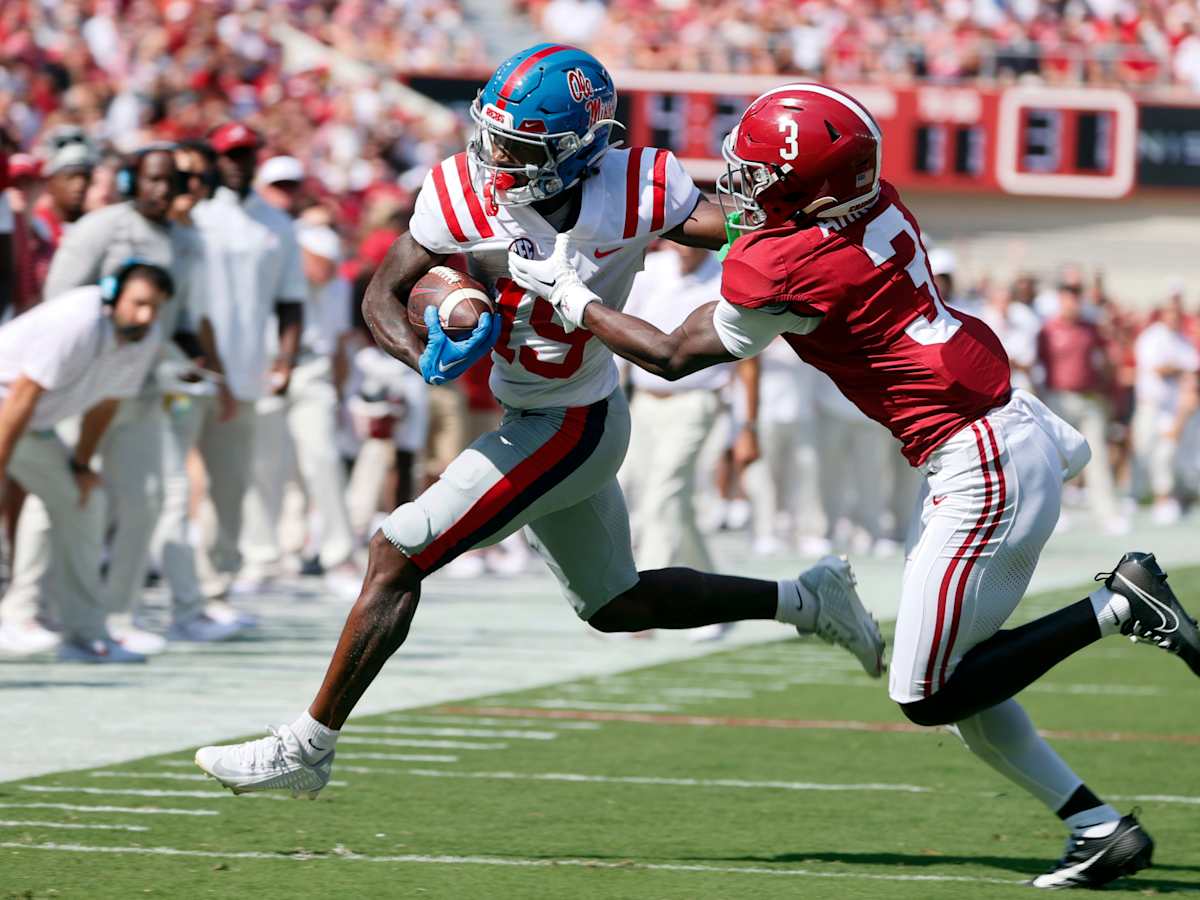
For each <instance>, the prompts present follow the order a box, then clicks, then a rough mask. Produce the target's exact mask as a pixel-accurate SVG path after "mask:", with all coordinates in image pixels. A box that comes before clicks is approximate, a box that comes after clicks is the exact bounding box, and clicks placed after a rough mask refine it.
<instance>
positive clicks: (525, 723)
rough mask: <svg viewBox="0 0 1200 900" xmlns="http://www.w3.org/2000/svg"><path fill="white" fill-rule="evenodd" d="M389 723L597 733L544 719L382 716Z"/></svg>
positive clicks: (593, 727) (593, 725)
mask: <svg viewBox="0 0 1200 900" xmlns="http://www.w3.org/2000/svg"><path fill="white" fill-rule="evenodd" d="M384 718H386V719H387V720H388V721H389V722H432V723H439V722H440V723H445V724H446V725H500V726H502V727H505V728H524V727H532V728H547V727H549V728H556V729H559V730H561V731H597V730H599V729H600V727H601V725H600V723H599V722H547V721H546V720H545V719H491V718H488V717H486V716H437V715H434V716H413V715H408V714H407V713H393V714H390V715H387V716H384Z"/></svg>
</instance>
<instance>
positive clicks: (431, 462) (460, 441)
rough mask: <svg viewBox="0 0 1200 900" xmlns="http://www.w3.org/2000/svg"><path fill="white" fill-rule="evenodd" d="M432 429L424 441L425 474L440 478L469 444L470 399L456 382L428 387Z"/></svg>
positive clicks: (430, 425) (430, 428)
mask: <svg viewBox="0 0 1200 900" xmlns="http://www.w3.org/2000/svg"><path fill="white" fill-rule="evenodd" d="M428 398H429V431H428V434H427V437H426V444H425V477H426V478H427V479H431V478H437V476H438V475H439V474H440V473H441V472H443V471H445V469H446V466H448V465H450V463H451V461H452V460H453V459H454V458H455V457H456V456H458V454H459V453H461V452H462V451H463V448H464V447H466V446H467V444H468V443H469V441H467V437H466V436H467V431H466V417H467V402H466V398H465V397H463V395H462V393H461V392H460V391H459V390H458V388H456V387H454V386H453V385H448V384H443V385H435V386H433V387H431V388H429V392H428Z"/></svg>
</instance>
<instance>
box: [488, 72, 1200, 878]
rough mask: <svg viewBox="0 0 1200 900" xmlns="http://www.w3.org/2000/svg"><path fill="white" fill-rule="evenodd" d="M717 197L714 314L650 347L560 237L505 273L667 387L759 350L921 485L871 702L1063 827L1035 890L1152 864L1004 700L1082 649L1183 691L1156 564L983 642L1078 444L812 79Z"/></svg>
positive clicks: (744, 155)
mask: <svg viewBox="0 0 1200 900" xmlns="http://www.w3.org/2000/svg"><path fill="white" fill-rule="evenodd" d="M724 155H725V159H726V162H727V170H726V174H725V176H724V177H722V178H721V179H720V180H719V181H718V185H717V187H718V191H719V192H720V193H721V194H722V195H723V197H725V196H728V197H729V198H731V200H732V202H733V204H734V206H735V209H736V211H737V213H738V214H739V215H738V216H735V217H732V218H731V221H737V226H736V227H738V228H740V229H742V230H744V231H746V232H748V233H747V235H746V236H745V237H743V238H741V239H739V240H738V241H737V242H736V243H734V244H733V245H732V247H731V248H730V249H729V251H728V255H727V257H726V259H725V269H724V275H723V279H722V291H721V293H722V299H721V300H719V301H718V302H715V303H711V304H708V305H707V306H704V307H701V308H700V309H698V310H697V311H696V312H695V313H693V314H692V315H691V316H690V317H689V318H688V319H687V320H686V321H685V322H684V324H683V325H681V326H680V327H679V328H678V329H676V330H675V331H674V332H672V333H670V334H664V333H662V332H660V331H659V330H658V329H656V328H654V327H653V326H652V325H649V324H648V323H646V322H643V321H641V320H640V319H636V318H633V317H631V316H628V315H625V314H623V313H621V312H619V311H618V310H616V309H613V308H611V307H606V306H605V305H603V304H602V303H594V302H592V301H593V300H595V299H596V297H595V295H594V294H592V293H591V292H590V291H589V290H588V289H587V288H586V287H585V286H583V285H581V284H580V283H579V281H578V279H577V278H576V277H575V271H574V266H575V265H576V263H577V257H576V256H575V252H574V249H573V247H572V246H571V244H570V241H569V239H568V238H566V237H565V236H564V237H563V238H560V239H559V241H558V243H557V245H556V248H555V252H554V254H553V255H552V256H551V257H550V258H549V259H548V260H521V259H519V258H513V259H510V261H509V262H510V270H511V271H512V273H513V276H514V277H515V278H516V279H517V281H518V282H519V283H521V284H522V286H524V287H526V288H527V289H529V290H531V291H535V292H537V293H539V294H540V295H542V296H544V297H546V298H547V299H548V300H549V301H550V302H551V304H552V305H553V306H554V307H555V308H556V310H557V312H558V315H559V317H560V318H561V319H562V320H563V321H564V323H565V325H566V327H568V328H570V327H584V328H586V329H588V330H589V331H590V332H591V333H592V334H593V335H594V336H595V337H597V338H599V339H600V340H601V341H603V342H604V343H605V344H607V345H608V346H609V347H611V348H612V349H613V350H614V351H615V352H616V353H618V354H619V355H621V356H623V357H625V358H626V359H628V360H629V361H631V362H633V363H634V364H636V365H639V366H641V367H642V368H644V369H647V370H648V371H651V372H654V373H655V374H658V375H661V376H664V377H666V378H679V377H682V376H683V375H685V374H687V373H689V372H694V371H696V370H697V369H701V368H704V367H706V366H710V365H714V364H717V363H721V362H726V361H729V360H733V359H739V358H744V357H748V356H752V355H754V354H756V353H758V352H759V351H761V350H762V349H764V348H765V347H766V346H767V344H768V343H770V342H771V341H772V340H774V339H775V338H776V337H778V336H782V337H783V338H784V339H785V340H786V341H787V342H788V343H789V344H790V345H791V346H792V348H793V349H794V350H795V351H796V353H797V354H798V355H799V356H800V357H801V358H802V359H804V360H805V361H807V362H808V363H810V364H811V365H813V366H815V367H817V368H818V369H820V370H821V371H823V372H825V373H826V374H827V375H829V376H830V377H831V378H832V379H833V381H834V382H835V383H836V384H837V386H838V387H839V389H840V390H841V391H842V392H843V393H844V394H845V395H846V396H847V397H848V398H849V399H850V400H851V401H853V402H854V403H855V405H856V406H858V408H859V409H861V410H862V411H863V412H864V413H865V414H866V415H868V416H869V417H871V418H872V419H874V420H876V421H877V422H879V423H881V424H882V425H884V426H885V427H887V428H888V429H889V430H890V431H891V432H892V434H893V435H895V437H896V439H897V440H899V441H900V443H901V447H902V451H903V453H904V455H905V456H906V457H907V459H908V460H909V462H910V463H911V464H912V465H913V466H916V467H918V468H919V469H920V470H921V472H922V473H923V474H924V476H925V481H926V490H925V491H924V495H923V497H922V500H921V503H922V506H921V510H920V513H921V518H920V522H921V525H920V528H919V530H918V533H917V534H915V535H913V536H912V537H911V538H910V549H909V553H908V559H907V563H906V566H905V574H904V581H903V587H902V593H901V600H900V609H899V614H898V620H897V624H896V638H895V650H894V655H893V659H892V664H891V680H890V694H891V696H892V698H893V699H894V700H896V702H897V703H899V704H900V708H901V709H902V710H903V711H904V713H905V715H906V716H908V718H909V719H911V720H912V721H913V722H916V723H918V724H920V725H927V726H933V725H948V726H952V727H953V728H954V730H955V731H956V732H957V733H958V735H959V736H960V737H961V738H962V740H963V741H964V742H965V743H966V745H967V746H968V747H969V748H970V749H971V750H972V751H973V752H974V753H976V754H977V755H978V756H980V757H981V758H982V759H983V760H984V761H985V762H987V763H988V764H989V765H991V766H993V767H994V768H995V769H997V770H998V771H999V772H1001V773H1002V774H1004V775H1005V776H1007V777H1008V778H1010V779H1012V780H1013V781H1014V782H1016V783H1017V784H1019V785H1020V786H1021V787H1023V788H1025V789H1026V790H1028V791H1029V792H1030V793H1032V794H1033V795H1034V796H1035V797H1037V798H1038V799H1039V800H1041V801H1042V802H1043V803H1045V804H1046V805H1047V806H1049V807H1050V809H1051V810H1053V811H1054V812H1055V813H1057V815H1058V816H1059V817H1060V818H1061V819H1062V820H1063V821H1064V822H1065V823H1066V824H1067V826H1068V827H1069V828H1070V830H1071V834H1070V837H1069V838H1068V841H1067V850H1066V853H1065V854H1064V856H1063V858H1062V859H1061V860H1060V861H1059V862H1058V863H1056V864H1055V865H1054V867H1053V868H1052V869H1051V870H1050V871H1049V872H1047V873H1045V874H1043V875H1041V876H1038V877H1037V878H1035V879H1034V881H1033V883H1034V884H1035V885H1036V886H1038V887H1048V888H1053V887H1096V886H1099V885H1102V884H1104V883H1107V882H1108V881H1111V880H1113V879H1115V878H1117V877H1119V876H1121V875H1125V874H1130V873H1132V872H1135V871H1137V870H1139V869H1141V868H1144V867H1145V866H1147V865H1149V864H1150V858H1151V853H1152V850H1153V846H1154V845H1153V842H1152V841H1151V839H1150V837H1149V836H1148V835H1147V834H1146V833H1145V832H1144V831H1143V830H1142V829H1141V827H1140V826H1139V824H1138V822H1137V820H1136V819H1135V818H1134V817H1133V816H1132V815H1130V816H1124V817H1123V816H1121V815H1120V813H1118V812H1117V811H1116V810H1115V809H1113V807H1111V806H1109V805H1108V804H1106V803H1104V802H1102V801H1101V800H1100V799H1099V798H1098V797H1097V796H1096V795H1095V794H1094V793H1092V791H1091V790H1089V789H1088V787H1087V786H1086V785H1085V784H1084V783H1083V781H1082V779H1080V778H1079V777H1078V776H1077V775H1076V774H1075V773H1074V772H1072V771H1071V769H1069V768H1068V767H1067V765H1066V763H1065V762H1063V760H1062V759H1061V758H1059V756H1058V754H1057V753H1055V752H1054V750H1053V749H1051V747H1050V746H1049V745H1048V744H1047V743H1046V742H1045V741H1044V740H1043V739H1042V738H1041V737H1040V736H1039V735H1038V733H1037V731H1036V730H1035V729H1034V727H1033V724H1032V723H1031V722H1030V720H1029V717H1028V716H1027V715H1026V713H1025V711H1024V710H1023V709H1022V708H1021V706H1020V705H1019V704H1018V703H1017V702H1016V701H1015V700H1013V699H1012V698H1013V696H1014V695H1015V694H1016V693H1018V692H1019V691H1021V690H1022V689H1024V688H1025V687H1027V686H1028V685H1029V684H1031V683H1032V682H1034V681H1035V680H1037V679H1038V678H1039V677H1041V675H1043V674H1044V673H1045V672H1046V671H1047V670H1049V669H1050V668H1051V667H1053V666H1054V665H1055V664H1057V663H1058V662H1060V661H1062V660H1063V659H1065V658H1066V657H1067V656H1069V655H1071V654H1072V653H1074V652H1076V651H1078V650H1080V649H1082V648H1083V647H1085V646H1087V645H1089V644H1091V643H1093V642H1094V641H1096V640H1099V639H1100V638H1101V637H1102V636H1105V635H1110V634H1117V633H1124V634H1129V635H1134V636H1138V637H1145V638H1148V639H1151V640H1153V641H1154V642H1155V643H1157V644H1159V645H1160V646H1162V647H1164V648H1165V649H1167V650H1169V651H1171V652H1173V653H1176V654H1178V655H1179V656H1181V657H1182V658H1183V659H1184V660H1185V661H1186V662H1187V664H1188V665H1189V666H1190V667H1191V669H1192V670H1193V671H1194V672H1196V673H1197V674H1198V675H1200V637H1198V635H1197V629H1196V623H1195V621H1194V620H1193V619H1191V618H1190V617H1189V616H1188V615H1187V613H1186V612H1185V611H1184V609H1183V607H1182V606H1181V605H1180V604H1179V602H1178V601H1177V600H1176V598H1175V597H1174V595H1173V594H1172V592H1171V590H1170V589H1169V588H1168V587H1167V584H1166V575H1165V574H1164V573H1163V572H1162V570H1161V569H1160V568H1159V567H1158V565H1157V563H1156V562H1155V560H1154V557H1153V556H1152V555H1149V554H1144V553H1127V554H1126V555H1125V556H1124V557H1123V558H1122V559H1121V561H1120V562H1119V563H1118V564H1117V566H1116V568H1115V569H1114V571H1113V572H1112V573H1111V574H1110V575H1109V576H1108V578H1107V580H1106V581H1105V583H1104V585H1103V586H1102V587H1100V588H1098V589H1097V590H1096V591H1095V592H1093V593H1092V594H1091V595H1090V596H1088V597H1085V598H1084V599H1082V600H1080V601H1078V602H1077V603H1074V604H1072V605H1070V606H1068V607H1066V608H1064V609H1061V610H1059V611H1057V612H1055V613H1052V614H1050V615H1048V616H1045V617H1043V618H1041V619H1038V620H1036V621H1033V622H1030V623H1028V624H1026V625H1023V626H1021V627H1019V628H1014V629H1010V630H1000V626H1001V625H1003V624H1004V622H1005V621H1006V620H1007V619H1008V618H1009V616H1010V615H1011V613H1012V612H1013V610H1014V609H1015V607H1016V605H1017V603H1018V602H1019V601H1020V599H1021V596H1022V595H1023V594H1024V592H1025V589H1026V588H1027V587H1028V585H1029V580H1030V578H1031V577H1032V575H1033V569H1034V566H1035V564H1036V562H1037V558H1038V555H1039V554H1040V552H1041V549H1042V547H1043V545H1044V544H1045V542H1046V540H1047V539H1048V538H1049V537H1050V534H1051V532H1052V531H1053V529H1054V525H1055V523H1056V522H1057V520H1058V515H1059V509H1060V501H1061V493H1062V483H1063V481H1064V480H1065V479H1067V478H1070V477H1071V476H1073V475H1074V474H1076V473H1077V472H1078V471H1079V470H1080V469H1081V468H1082V467H1083V466H1084V464H1085V463H1086V462H1087V460H1088V458H1089V456H1090V451H1089V450H1088V447H1087V443H1086V441H1084V439H1083V438H1082V436H1081V435H1080V434H1079V433H1078V432H1076V431H1075V430H1074V429H1073V428H1071V427H1070V426H1069V425H1067V424H1066V423H1065V422H1063V421H1062V420H1061V419H1059V418H1058V417H1057V416H1055V415H1054V414H1053V413H1051V412H1050V411H1049V410H1048V409H1047V408H1046V407H1045V406H1044V405H1043V404H1042V403H1041V402H1040V401H1039V400H1037V399H1036V398H1035V397H1033V396H1032V395H1031V394H1028V393H1026V392H1024V391H1021V390H1013V389H1012V388H1011V387H1010V372H1009V363H1008V358H1007V357H1006V355H1005V353H1004V350H1003V348H1002V347H1001V345H1000V342H999V340H998V339H997V338H996V336H995V335H994V334H993V333H992V332H991V331H990V330H989V329H988V327H987V326H986V325H985V324H984V323H983V322H981V321H979V320H978V319H975V318H973V317H971V316H967V315H964V314H962V313H960V312H957V311H955V312H951V311H950V310H948V309H947V308H946V306H945V304H944V303H943V302H942V298H941V297H940V296H939V295H938V291H937V287H936V285H935V284H934V280H933V275H932V273H931V272H930V270H929V264H928V262H927V259H926V253H925V247H924V245H923V243H922V238H921V231H920V228H919V226H918V225H917V222H916V219H915V218H914V217H913V215H912V213H911V212H910V211H909V210H908V209H907V208H906V207H905V206H904V204H903V203H902V202H901V200H900V197H899V195H898V194H897V192H896V190H895V188H893V187H892V186H891V185H890V184H888V183H887V182H884V181H881V180H880V164H881V159H882V140H881V136H880V133H879V129H878V126H877V125H876V123H875V121H874V120H873V119H872V117H871V116H870V114H869V113H868V112H867V111H866V109H865V108H863V107H862V106H861V105H860V104H859V103H858V102H857V101H855V100H854V99H853V98H852V97H850V96H848V95H846V94H844V93H841V92H839V91H836V90H833V89H831V88H828V87H824V86H822V85H816V84H792V85H786V86H784V87H780V88H777V89H775V90H772V91H768V92H767V93H765V94H763V95H762V96H761V97H759V98H758V99H756V100H755V101H754V102H753V103H752V104H751V105H750V107H749V108H748V109H747V110H746V112H745V113H744V114H743V116H742V118H741V120H740V122H739V123H738V125H737V127H736V128H735V129H734V131H733V132H732V133H731V134H730V135H729V136H728V138H727V139H726V141H725V145H724Z"/></svg>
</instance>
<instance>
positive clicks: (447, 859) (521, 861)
mask: <svg viewBox="0 0 1200 900" xmlns="http://www.w3.org/2000/svg"><path fill="white" fill-rule="evenodd" d="M0 850H45V851H50V852H57V853H108V854H128V855H135V856H182V857H195V858H199V859H256V860H279V861H285V862H313V861H316V860H324V861H329V862H373V863H399V864H403V863H419V864H424V865H448V866H509V867H515V868H530V869H552V868H556V867H560V866H573V867H577V868H586V869H619V870H622V871H628V870H631V869H636V870H639V871H651V872H696V873H701V874H722V875H774V876H777V877H791V878H849V879H861V880H864V881H901V882H905V881H912V882H923V881H927V882H954V883H959V884H1005V885H1019V884H1024V883H1025V881H1024V880H1022V879H1016V878H988V877H982V876H981V877H974V876H971V875H900V874H895V875H887V874H883V873H880V872H845V871H841V872H819V871H814V870H812V869H793V868H783V867H781V868H778V869H770V868H767V867H765V866H709V865H702V864H698V863H697V864H684V863H639V862H633V861H632V860H620V861H613V860H606V859H569V858H568V859H530V858H527V857H520V856H423V855H419V854H411V855H406V856H363V855H361V854H358V853H352V852H350V851H340V852H339V851H334V852H333V853H331V854H329V855H313V854H311V853H305V854H291V855H285V854H279V853H261V852H257V851H252V850H240V851H237V852H233V853H221V852H219V851H216V850H186V849H182V848H178V847H95V846H88V845H85V844H51V843H45V844H22V843H19V842H16V841H4V842H0Z"/></svg>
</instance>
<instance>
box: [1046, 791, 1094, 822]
mask: <svg viewBox="0 0 1200 900" xmlns="http://www.w3.org/2000/svg"><path fill="white" fill-rule="evenodd" d="M1103 805H1104V801H1102V800H1101V799H1100V798H1099V797H1097V796H1096V795H1095V794H1093V793H1092V791H1091V789H1090V788H1089V787H1088V786H1087V785H1086V784H1081V785H1080V786H1079V787H1077V788H1076V789H1075V793H1073V794H1072V795H1071V797H1070V799H1069V800H1067V802H1066V803H1064V804H1063V805H1062V807H1061V808H1060V809H1059V810H1058V812H1056V813H1055V815H1056V816H1058V817H1059V818H1060V819H1062V820H1063V821H1064V822H1065V821H1067V819H1069V818H1071V816H1074V815H1077V814H1079V813H1081V812H1085V811H1087V810H1089V809H1095V808H1096V807H1097V806H1103Z"/></svg>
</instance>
